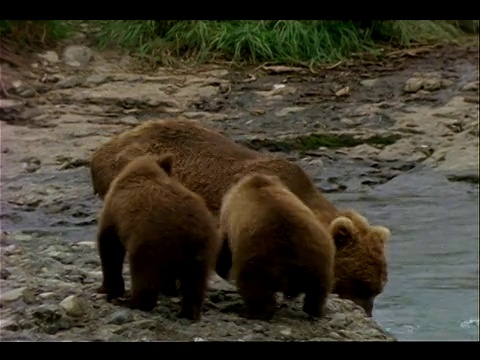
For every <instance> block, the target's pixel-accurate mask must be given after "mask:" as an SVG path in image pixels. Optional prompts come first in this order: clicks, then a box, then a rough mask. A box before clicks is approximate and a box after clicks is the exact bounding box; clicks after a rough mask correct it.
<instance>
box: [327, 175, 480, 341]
mask: <svg viewBox="0 0 480 360" xmlns="http://www.w3.org/2000/svg"><path fill="white" fill-rule="evenodd" d="M329 198H331V200H332V201H334V202H335V204H336V205H338V206H352V207H354V208H355V209H357V210H359V211H362V212H363V213H364V214H365V215H366V216H367V217H368V218H369V219H370V220H371V221H372V223H378V224H382V225H386V226H388V227H389V228H390V229H391V231H392V238H391V240H390V242H389V245H388V258H389V283H388V285H387V287H386V288H385V291H384V293H383V294H382V295H380V296H379V297H378V300H377V304H376V309H375V311H374V317H375V318H376V320H377V321H378V322H379V323H380V324H382V326H384V327H385V328H386V329H388V330H389V331H390V332H392V333H393V334H394V335H395V336H397V338H398V339H399V340H478V329H479V324H478V318H479V314H478V306H479V299H478V297H479V296H478V281H479V273H478V258H479V245H478V242H479V235H478V222H479V220H478V211H479V210H478V206H479V194H478V184H465V183H453V182H449V181H448V180H446V179H445V178H444V177H443V176H440V175H437V174H434V173H432V172H429V171H422V172H416V173H415V172H414V173H410V174H408V173H407V174H403V175H400V176H398V177H397V178H395V179H393V180H392V181H390V182H388V183H387V184H384V185H382V186H380V187H378V188H376V189H375V190H373V191H371V192H369V193H366V194H365V193H362V194H360V193H356V194H353V193H341V194H329Z"/></svg>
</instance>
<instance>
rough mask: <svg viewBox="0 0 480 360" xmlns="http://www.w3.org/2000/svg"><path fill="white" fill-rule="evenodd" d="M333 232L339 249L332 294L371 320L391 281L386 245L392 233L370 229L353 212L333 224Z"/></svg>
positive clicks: (380, 228) (346, 211)
mask: <svg viewBox="0 0 480 360" xmlns="http://www.w3.org/2000/svg"><path fill="white" fill-rule="evenodd" d="M330 232H331V234H332V237H333V239H334V241H335V247H336V256H335V286H334V290H333V293H335V294H338V296H339V297H341V298H344V299H350V300H352V301H353V302H354V303H356V304H357V305H359V306H361V307H362V308H363V309H364V310H365V312H366V313H367V315H368V316H372V311H373V306H374V301H375V298H376V296H377V295H379V294H380V293H381V292H382V291H383V288H384V287H385V284H386V283H387V280H388V269H387V259H386V254H385V245H386V243H387V242H388V240H389V238H390V235H391V234H390V230H389V229H387V228H386V227H384V226H372V225H370V224H369V223H368V221H367V219H366V218H365V217H363V216H361V215H360V214H358V213H357V212H356V211H354V210H343V211H340V212H339V214H338V216H337V217H336V218H335V219H334V220H333V221H332V222H331V224H330Z"/></svg>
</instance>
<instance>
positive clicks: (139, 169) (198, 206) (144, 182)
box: [97, 154, 220, 320]
mask: <svg viewBox="0 0 480 360" xmlns="http://www.w3.org/2000/svg"><path fill="white" fill-rule="evenodd" d="M120 162H121V163H122V162H123V163H126V165H125V166H124V167H123V169H122V170H121V171H120V173H119V174H118V175H117V176H116V177H115V179H114V180H113V181H112V183H111V186H110V189H109V191H108V192H107V194H106V196H105V203H104V207H103V209H102V212H101V214H100V219H99V229H98V235H97V236H98V238H97V241H98V250H99V254H100V258H101V263H102V272H103V284H102V286H101V287H100V288H99V289H98V291H99V292H104V293H107V298H108V300H112V299H114V298H117V297H121V296H123V294H124V291H125V286H124V281H123V277H122V267H123V261H124V258H125V255H126V254H127V256H128V260H129V264H130V275H131V281H132V290H131V299H130V306H131V307H132V308H138V309H141V310H145V311H149V310H152V309H153V308H154V306H155V304H156V301H157V295H158V292H164V293H167V294H169V295H170V294H172V293H175V291H176V285H175V284H176V281H177V280H178V281H179V283H180V292H181V295H182V306H181V311H180V313H179V316H181V317H186V318H189V319H192V320H198V319H200V317H201V306H202V303H203V300H204V297H205V292H206V287H207V281H208V276H209V273H210V271H211V270H213V268H214V264H215V259H216V256H217V252H218V248H219V245H220V243H219V241H220V238H219V236H218V232H217V229H216V224H215V221H214V219H213V217H212V216H211V214H210V213H209V211H208V209H207V207H206V205H205V202H204V200H203V199H202V198H201V197H200V196H198V195H197V194H195V193H193V192H191V191H189V190H188V189H186V188H185V187H184V186H183V185H181V184H180V183H179V182H177V181H176V180H174V179H172V178H171V175H172V166H173V155H171V154H164V155H161V156H152V155H146V156H138V157H136V158H134V159H133V160H131V159H129V157H128V156H126V157H125V158H123V159H120Z"/></svg>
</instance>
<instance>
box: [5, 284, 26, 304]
mask: <svg viewBox="0 0 480 360" xmlns="http://www.w3.org/2000/svg"><path fill="white" fill-rule="evenodd" d="M26 290H27V288H26V287H21V288H17V289H13V290H10V291H6V292H4V293H3V294H2V295H1V298H0V302H1V303H5V302H12V301H16V300H18V299H21V298H22V297H23V294H24V293H25V291H26Z"/></svg>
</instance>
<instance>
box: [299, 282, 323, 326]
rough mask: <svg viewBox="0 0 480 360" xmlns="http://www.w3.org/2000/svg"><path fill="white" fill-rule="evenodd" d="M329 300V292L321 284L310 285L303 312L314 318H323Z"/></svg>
mask: <svg viewBox="0 0 480 360" xmlns="http://www.w3.org/2000/svg"><path fill="white" fill-rule="evenodd" d="M327 298H328V290H327V289H326V288H325V286H323V285H321V284H315V285H313V286H312V285H310V286H309V287H308V289H307V291H306V292H305V298H304V300H303V311H304V312H305V313H306V314H308V315H309V316H311V317H313V318H322V317H323V316H324V314H325V306H326V303H327Z"/></svg>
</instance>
